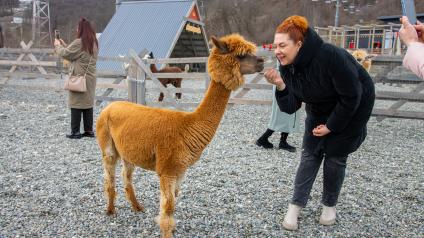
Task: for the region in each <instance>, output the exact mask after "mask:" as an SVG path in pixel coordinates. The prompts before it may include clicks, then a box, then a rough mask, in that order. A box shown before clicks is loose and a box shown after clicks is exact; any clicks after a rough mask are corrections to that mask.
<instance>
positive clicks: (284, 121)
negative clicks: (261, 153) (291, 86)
mask: <svg viewBox="0 0 424 238" xmlns="http://www.w3.org/2000/svg"><path fill="white" fill-rule="evenodd" d="M278 67H279V66H278V64H277V69H278ZM275 90H276V87H275V86H274V88H273V95H274V94H275ZM298 114H299V113H298V112H297V111H296V112H295V113H293V114H287V113H285V112H282V111H280V108H279V107H278V104H277V100H276V99H275V97H272V111H271V118H270V120H269V123H268V128H267V130H266V131H265V133H264V134H263V135H262V136H261V137H259V139H258V140H256V145H258V146H259V147H263V148H265V149H272V148H274V145H273V144H272V143H271V142H269V140H268V139H269V137H270V136H271V135H272V134H273V133H274V132H276V131H277V132H281V137H280V143H279V145H278V149H282V150H287V151H289V152H296V147H294V146H292V145H290V144H289V143H288V142H287V137H288V136H289V134H290V133H294V132H299V115H298Z"/></svg>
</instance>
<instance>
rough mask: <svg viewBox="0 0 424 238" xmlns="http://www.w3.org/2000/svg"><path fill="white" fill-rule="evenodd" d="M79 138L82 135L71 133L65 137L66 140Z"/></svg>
mask: <svg viewBox="0 0 424 238" xmlns="http://www.w3.org/2000/svg"><path fill="white" fill-rule="evenodd" d="M81 137H82V135H81V133H79V132H76V133H72V134H70V135H66V138H69V139H81Z"/></svg>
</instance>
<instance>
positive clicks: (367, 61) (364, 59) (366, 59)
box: [351, 50, 373, 72]
mask: <svg viewBox="0 0 424 238" xmlns="http://www.w3.org/2000/svg"><path fill="white" fill-rule="evenodd" d="M351 54H352V56H353V58H355V59H356V60H357V61H358V62H359V64H361V65H362V67H364V69H365V70H366V71H368V72H369V71H370V69H371V58H372V57H373V55H368V53H367V52H366V51H365V50H355V51H353V52H351Z"/></svg>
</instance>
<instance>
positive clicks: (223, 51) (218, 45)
mask: <svg viewBox="0 0 424 238" xmlns="http://www.w3.org/2000/svg"><path fill="white" fill-rule="evenodd" d="M211 39H212V42H213V44H214V45H215V46H216V48H218V49H219V52H220V53H221V54H227V53H228V52H229V50H228V47H227V45H226V44H225V43H224V42H222V41H220V40H218V39H217V38H216V37H215V36H212V37H211Z"/></svg>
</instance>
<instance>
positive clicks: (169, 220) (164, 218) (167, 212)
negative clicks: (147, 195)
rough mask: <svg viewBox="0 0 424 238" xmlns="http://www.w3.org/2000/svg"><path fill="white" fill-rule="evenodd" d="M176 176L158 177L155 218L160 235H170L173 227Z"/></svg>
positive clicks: (166, 236)
mask: <svg viewBox="0 0 424 238" xmlns="http://www.w3.org/2000/svg"><path fill="white" fill-rule="evenodd" d="M176 182H177V178H176V177H167V176H163V175H162V176H161V177H160V213H159V217H158V218H157V223H158V224H159V227H160V230H161V234H162V237H165V238H168V237H172V231H173V230H174V229H175V220H174V210H175V187H176Z"/></svg>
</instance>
